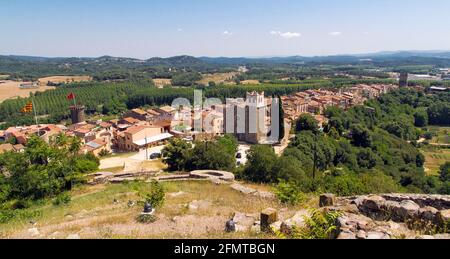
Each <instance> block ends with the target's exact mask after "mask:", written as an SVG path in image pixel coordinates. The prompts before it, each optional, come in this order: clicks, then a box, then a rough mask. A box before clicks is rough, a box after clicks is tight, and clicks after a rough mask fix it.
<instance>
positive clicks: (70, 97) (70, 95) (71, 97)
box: [67, 93, 75, 100]
mask: <svg viewBox="0 0 450 259" xmlns="http://www.w3.org/2000/svg"><path fill="white" fill-rule="evenodd" d="M67 99H68V100H73V99H75V94H74V93H70V94H69V95H68V96H67Z"/></svg>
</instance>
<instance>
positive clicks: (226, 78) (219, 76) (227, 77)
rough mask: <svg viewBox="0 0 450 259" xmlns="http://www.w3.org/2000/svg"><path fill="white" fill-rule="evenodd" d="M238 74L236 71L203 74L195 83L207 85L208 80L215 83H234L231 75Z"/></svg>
mask: <svg viewBox="0 0 450 259" xmlns="http://www.w3.org/2000/svg"><path fill="white" fill-rule="evenodd" d="M238 74H239V73H238V72H230V73H214V74H203V75H202V79H201V80H200V81H198V82H197V83H200V84H203V85H208V83H209V82H214V83H216V84H234V82H233V77H235V76H236V75H238Z"/></svg>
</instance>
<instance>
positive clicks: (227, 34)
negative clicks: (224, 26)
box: [222, 31, 233, 36]
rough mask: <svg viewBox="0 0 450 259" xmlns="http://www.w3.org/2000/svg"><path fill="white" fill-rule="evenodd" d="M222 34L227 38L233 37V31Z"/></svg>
mask: <svg viewBox="0 0 450 259" xmlns="http://www.w3.org/2000/svg"><path fill="white" fill-rule="evenodd" d="M222 34H223V35H225V36H231V35H233V32H231V31H224V32H223V33H222Z"/></svg>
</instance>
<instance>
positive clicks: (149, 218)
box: [136, 214, 157, 224]
mask: <svg viewBox="0 0 450 259" xmlns="http://www.w3.org/2000/svg"><path fill="white" fill-rule="evenodd" d="M156 220H157V218H156V216H154V215H147V214H141V215H139V216H138V217H137V218H136V221H137V222H139V223H142V224H150V223H153V222H155V221H156Z"/></svg>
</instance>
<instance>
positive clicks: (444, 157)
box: [422, 146, 450, 175]
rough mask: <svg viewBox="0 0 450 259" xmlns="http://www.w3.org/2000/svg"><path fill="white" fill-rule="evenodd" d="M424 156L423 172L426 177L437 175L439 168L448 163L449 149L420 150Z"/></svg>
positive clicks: (428, 148)
mask: <svg viewBox="0 0 450 259" xmlns="http://www.w3.org/2000/svg"><path fill="white" fill-rule="evenodd" d="M422 153H423V154H424V155H425V165H424V167H425V172H426V173H427V174H428V175H438V173H439V169H440V167H441V166H442V165H443V164H445V163H446V162H448V161H450V148H440V147H434V146H427V147H424V148H422Z"/></svg>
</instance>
